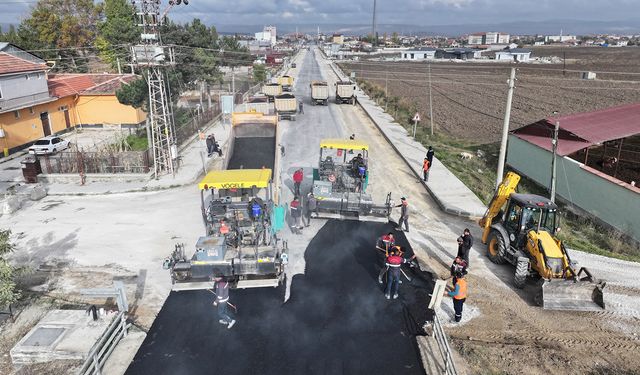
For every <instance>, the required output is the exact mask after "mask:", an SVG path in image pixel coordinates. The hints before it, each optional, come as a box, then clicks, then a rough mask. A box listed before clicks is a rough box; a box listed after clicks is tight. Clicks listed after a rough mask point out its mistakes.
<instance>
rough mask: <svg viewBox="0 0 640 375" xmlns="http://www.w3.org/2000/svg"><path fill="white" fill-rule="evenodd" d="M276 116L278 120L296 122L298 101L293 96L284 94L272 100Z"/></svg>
mask: <svg viewBox="0 0 640 375" xmlns="http://www.w3.org/2000/svg"><path fill="white" fill-rule="evenodd" d="M274 104H275V107H276V114H278V120H285V119H286V120H291V121H296V113H298V101H297V100H296V97H295V96H294V95H293V94H290V93H284V94H282V95H278V96H276V97H275V99H274Z"/></svg>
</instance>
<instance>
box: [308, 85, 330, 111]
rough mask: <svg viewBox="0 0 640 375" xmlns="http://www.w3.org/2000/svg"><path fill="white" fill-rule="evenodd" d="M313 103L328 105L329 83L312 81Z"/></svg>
mask: <svg viewBox="0 0 640 375" xmlns="http://www.w3.org/2000/svg"><path fill="white" fill-rule="evenodd" d="M310 87H311V104H312V105H317V104H319V105H327V104H328V103H329V85H327V82H324V81H311V85H310Z"/></svg>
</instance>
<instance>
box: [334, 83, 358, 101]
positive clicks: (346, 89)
mask: <svg viewBox="0 0 640 375" xmlns="http://www.w3.org/2000/svg"><path fill="white" fill-rule="evenodd" d="M336 103H337V104H342V103H348V104H353V105H355V104H356V85H355V84H354V83H353V82H350V81H340V82H336Z"/></svg>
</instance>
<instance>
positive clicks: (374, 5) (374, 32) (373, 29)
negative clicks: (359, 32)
mask: <svg viewBox="0 0 640 375" xmlns="http://www.w3.org/2000/svg"><path fill="white" fill-rule="evenodd" d="M371 38H372V39H373V43H372V45H373V48H374V49H375V47H376V44H378V38H376V0H373V20H372V21H371ZM374 52H375V51H374Z"/></svg>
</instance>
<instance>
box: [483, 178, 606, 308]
mask: <svg viewBox="0 0 640 375" xmlns="http://www.w3.org/2000/svg"><path fill="white" fill-rule="evenodd" d="M519 181H520V176H519V175H518V174H517V173H514V172H509V173H507V175H506V176H505V178H504V179H503V181H502V182H501V183H500V185H499V186H498V188H497V189H496V192H495V194H494V196H493V199H492V200H491V202H490V203H489V207H488V208H487V211H486V213H485V215H484V216H483V218H482V219H481V220H480V222H479V224H480V226H481V227H482V228H483V233H482V243H484V244H487V256H488V257H489V259H490V260H491V261H492V262H493V263H496V264H503V263H511V264H512V265H513V266H515V267H516V270H515V275H514V285H515V286H516V287H518V288H522V287H524V285H525V284H526V282H527V279H529V278H536V279H537V278H539V280H540V281H539V287H540V288H539V289H538V291H537V292H536V295H535V300H536V302H538V303H539V304H541V305H542V307H543V308H544V309H547V310H577V311H597V310H603V309H604V308H605V305H604V290H605V287H606V282H604V281H601V280H598V279H595V278H594V277H593V276H592V274H591V273H590V272H589V270H587V269H586V268H584V267H582V268H580V269H579V270H578V269H577V267H576V264H575V263H574V262H572V261H571V258H570V256H569V252H568V251H567V249H566V247H565V245H564V243H562V241H561V240H560V239H558V238H557V237H556V234H557V233H558V232H559V230H560V229H559V221H558V206H557V205H556V204H555V203H553V202H551V201H550V200H549V199H547V198H545V197H542V196H539V195H534V194H519V193H516V188H517V186H518V183H519Z"/></svg>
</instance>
